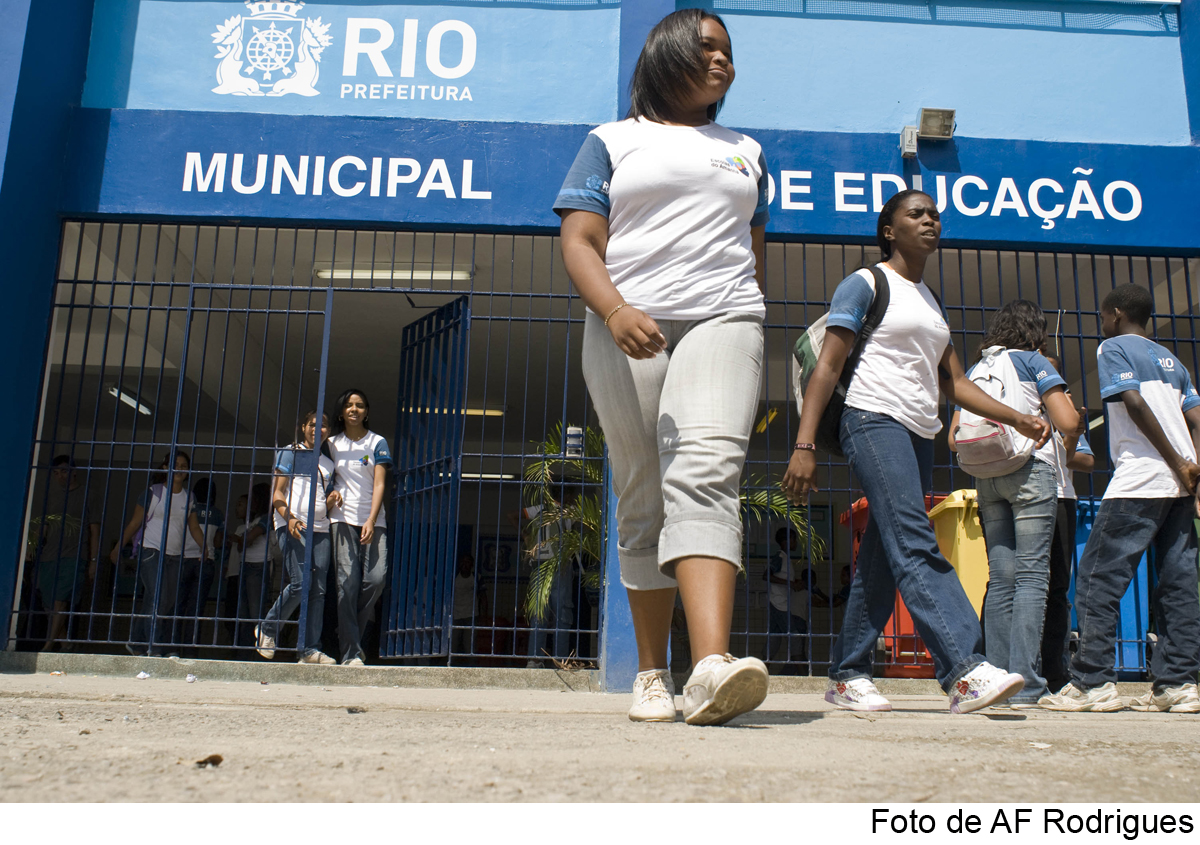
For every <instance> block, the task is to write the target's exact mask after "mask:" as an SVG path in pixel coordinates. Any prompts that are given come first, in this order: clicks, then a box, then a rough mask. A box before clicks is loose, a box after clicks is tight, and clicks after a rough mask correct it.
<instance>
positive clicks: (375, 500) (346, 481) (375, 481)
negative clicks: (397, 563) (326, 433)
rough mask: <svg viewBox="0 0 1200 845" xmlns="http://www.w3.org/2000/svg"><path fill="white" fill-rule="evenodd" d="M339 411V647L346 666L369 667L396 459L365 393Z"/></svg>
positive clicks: (346, 400) (335, 508)
mask: <svg viewBox="0 0 1200 845" xmlns="http://www.w3.org/2000/svg"><path fill="white" fill-rule="evenodd" d="M336 408H337V410H336V412H335V414H334V420H333V437H331V438H330V440H329V446H330V448H331V449H332V450H333V457H334V464H335V467H336V468H335V470H334V482H333V493H332V494H330V497H329V521H330V522H331V523H332V526H331V530H332V533H333V556H334V560H335V561H336V562H337V585H338V646H339V648H340V649H341V652H342V665H343V666H363V665H365V664H364V662H363V661H364V658H365V657H366V654H365V652H363V649H362V630H363V628H364V627H365V626H366V624H367V623H368V622H369V621H370V619H371V613H372V611H373V610H374V607H375V602H377V601H378V600H379V596H380V595H381V594H382V593H383V579H384V575H385V574H386V571H387V537H386V534H387V522H386V517H385V516H384V508H383V502H384V489H385V487H386V484H387V471H388V467H390V466H391V465H392V454H391V452H390V451H388V444H387V441H386V440H384V439H383V437H381V436H380V435H378V434H376V433H375V432H373V431H370V430H369V429H368V428H367V425H368V414H369V412H370V408H371V405H370V402H368V401H367V395H366V394H365V393H363V392H362V391H361V390H357V389H354V390H347V391H346V392H344V393H343V394H342V395H341V396H339V397H338V400H337V405H336Z"/></svg>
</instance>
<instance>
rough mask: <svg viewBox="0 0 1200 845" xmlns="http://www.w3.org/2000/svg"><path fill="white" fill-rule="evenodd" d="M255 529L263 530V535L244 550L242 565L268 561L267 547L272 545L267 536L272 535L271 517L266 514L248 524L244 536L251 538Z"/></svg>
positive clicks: (248, 544)
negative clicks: (251, 533)
mask: <svg viewBox="0 0 1200 845" xmlns="http://www.w3.org/2000/svg"><path fill="white" fill-rule="evenodd" d="M255 528H261V529H262V533H261V534H260V535H259V536H257V537H255V538H254V539H253V540H251V541H250V542H249V543H247V544H246V547H245V548H244V549H242V563H265V562H266V560H267V546H268V544H269V543H270V541H269V540H268V538H267V535H268V534H270V533H271V515H270V514H268V513H264V514H263V515H262V516H260V517H257V518H255V519H252V520H250V521H249V522H247V523H246V529H245V531H243V532H242V536H243V537H247V536H249V535H250V532H251V531H252V530H254V529H255Z"/></svg>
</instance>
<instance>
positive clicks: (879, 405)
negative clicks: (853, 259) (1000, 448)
mask: <svg viewBox="0 0 1200 845" xmlns="http://www.w3.org/2000/svg"><path fill="white" fill-rule="evenodd" d="M941 233H942V223H941V216H940V215H939V213H938V210H937V205H936V204H935V203H934V201H933V198H932V197H930V196H929V195H928V194H925V193H922V192H921V191H901V192H900V193H898V194H896V195H895V196H893V197H892V198H891V199H889V200H888V201H887V203H885V204H884V207H883V210H882V211H881V212H880V214H879V221H878V224H877V226H876V238H877V242H878V243H879V249H880V251H881V252H882V253H883V259H884V260H883V263H881V264H880V265H878V266H879V268H880V269H881V270H882V271H883V273H884V278H885V280H886V281H887V284H888V290H889V293H890V297H889V305H888V309H887V311H886V312H885V314H884V317H883V321H882V322H881V323H880V324H879V326H878V328H876V330H875V332H874V334H872V335H871V337H870V338H869V339H868V340H867V342H866V344H865V345H864V347H863V350H862V355H861V357H860V358H859V360H858V366H857V368H856V369H855V371H854V377H853V380H852V381H851V382H850V386H849V388H848V390H847V391H846V409H845V411H844V412H843V414H842V419H841V424H840V429H839V430H840V440H841V446H842V449H843V450H844V451H845V453H846V457H847V458H848V459H849V461H850V466H851V468H852V469H853V470H854V473H855V475H857V476H858V479H859V483H860V484H861V486H862V488H863V490H864V491H865V492H866V494H867V500H868V501H869V502H870V505H871V509H870V519H869V521H868V523H867V530H866V533H865V534H864V535H863V540H862V544H861V545H860V546H859V551H858V566H857V569H856V571H855V575H854V581H853V582H852V583H851V585H850V597H849V599H848V600H847V601H846V612H845V615H844V616H843V619H842V630H841V633H839V634H838V639H837V642H836V643H835V644H834V647H833V652H832V653H831V654H830V667H829V690H828V691H827V692H826V693H825V700H826V701H828V702H830V703H831V704H834V705H835V706H837V707H841V708H843V709H847V710H890V709H891V707H892V705H891V703H890V702H888V700H887V699H886V698H884V697H883V696H882V695H880V694H879V690H878V689H876V688H875V685H874V684H873V683H872V682H871V670H872V659H873V657H874V655H875V643H876V640H877V639H878V637H879V635H880V633H881V632H882V630H883V626H884V625H885V624H886V623H887V620H888V618H889V617H890V616H891V614H892V610H893V607H894V606H895V595H896V590H897V588H898V589H899V590H900V595H901V596H902V597H903V599H904V604H905V606H906V607H907V608H908V609H909V611H910V612H911V613H912V617H913V621H914V622H915V623H916V626H917V632H918V633H919V634H920V635H921V638H922V639H923V640H924V641H925V645H926V646H927V647H928V648H929V651H930V654H932V655H933V662H934V668H935V671H936V673H937V679H938V682H939V683H940V684H941V686H942V689H944V690H945V691H946V692H947V693H948V694H949V696H950V711H951V712H952V713H967V712H970V711H972V710H978V709H980V708H982V707H987V706H988V705H990V704H996V703H999V702H1001V701H1004V700H1005V699H1007V698H1008V697H1010V696H1012V695H1014V694H1016V693H1017V692H1020V690H1021V687H1022V685H1023V683H1024V682H1023V680H1022V678H1021V676H1020V675H1017V674H1012V673H1008V672H1005V671H1004V670H1002V669H998V668H996V667H995V666H992V665H991V664H990V663H988V662H986V661H985V660H984V657H983V655H982V654H980V646H981V644H982V642H981V639H982V635H981V633H980V629H979V619H978V618H977V617H976V616H975V610H974V608H972V607H971V603H970V601H969V600H968V599H967V595H966V593H965V592H963V588H962V584H961V583H960V582H959V580H958V576H957V575H956V574H955V572H954V570H953V568H951V566H950V564H949V563H948V562H947V561H946V559H945V558H944V557H943V556H942V553H941V552H940V551H939V550H938V544H937V538H936V537H935V536H934V533H933V528H932V527H931V526H930V524H929V517H928V515H927V514H926V512H925V493H926V492H927V491H929V490H930V489H931V488H932V486H933V438H934V437H935V436H936V435H937V433H938V431H940V430H941V427H942V423H941V420H940V419H939V417H938V385H939V383H940V384H941V386H942V388H943V389H945V391H946V393H947V395H948V398H949V399H950V400H951V401H953V402H956V403H957V404H959V405H961V406H962V407H964V408H966V409H968V410H970V411H973V412H975V413H977V414H980V415H981V416H986V417H988V418H989V419H993V420H996V421H997V422H1001V423H1004V424H1006V425H1011V426H1013V427H1014V428H1016V429H1017V430H1018V431H1020V432H1021V433H1022V434H1024V435H1025V436H1027V437H1031V438H1033V439H1034V441H1035V442H1037V443H1038V445H1041V444H1042V443H1045V442H1046V439H1047V438H1048V437H1049V436H1050V426H1049V424H1048V423H1047V422H1046V421H1044V420H1042V419H1039V418H1037V417H1034V416H1031V415H1029V414H1022V413H1018V412H1017V411H1015V410H1014V409H1012V408H1010V407H1008V406H1007V405H1004V404H1001V403H1000V402H997V401H996V400H994V399H992V398H991V397H989V396H988V395H987V394H986V393H984V392H983V391H982V390H980V389H979V388H978V387H977V386H976V385H975V384H973V383H972V382H971V381H970V379H968V378H967V377H966V374H965V373H964V372H963V366H962V362H961V361H960V360H959V358H958V354H957V353H956V352H955V351H954V344H952V343H951V342H950V327H949V326H948V325H947V324H946V319H945V316H944V314H943V313H942V309H941V308H940V306H939V303H938V302H937V300H936V299H935V298H934V296H933V293H932V292H931V291H930V290H929V288H928V287H926V286H925V283H924V282H923V281H922V280H921V277H922V275H923V274H924V272H925V262H926V261H927V260H928V259H929V257H930V256H931V255H933V254H934V253H935V252H937V248H938V242H939V240H940V239H941ZM874 286H875V278H874V275H873V274H872V273H871V272H870V271H867V270H859V271H857V272H855V273H854V274H852V275H851V276H849V277H847V278H846V279H845V280H843V281H842V282H841V284H839V285H838V287H837V290H836V291H835V292H834V294H833V301H832V302H831V303H830V306H829V316H828V320H827V322H826V326H827V329H826V333H825V343H824V345H823V347H822V349H821V357H820V359H819V360H818V361H817V367H816V370H815V372H814V373H813V375H812V378H811V379H810V381H809V384H808V390H807V391H806V392H805V395H804V408H803V411H802V413H801V416H800V426H799V429H798V431H797V434H796V441H797V442H796V448H795V449H794V450H793V452H792V457H791V461H790V462H789V464H788V469H787V472H786V473H785V474H784V478H783V487H784V490H785V491H786V492H787V493H788V494H789V495H790V496H791V497H792V498H793V500H798V501H803V500H804V497H805V496H806V495H807V494H808V492H809V491H810V490H815V489H816V485H815V483H814V481H815V478H816V473H817V460H816V452H815V447H814V446H813V441H814V440H815V438H816V433H817V425H818V423H819V422H820V419H821V416H822V415H823V414H824V412H825V406H826V405H827V404H828V402H829V397H830V396H831V395H832V394H833V390H834V387H835V385H836V384H837V382H838V379H840V378H841V375H842V368H843V367H844V366H845V363H846V358H847V356H848V355H849V353H850V351H851V349H852V348H853V347H854V342H855V338H856V336H857V335H858V333H859V331H860V330H861V329H862V325H863V322H864V320H865V318H866V315H867V314H868V313H869V311H870V308H871V303H872V301H873V300H874V296H875V287H874Z"/></svg>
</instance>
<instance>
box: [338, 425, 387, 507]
mask: <svg viewBox="0 0 1200 845" xmlns="http://www.w3.org/2000/svg"><path fill="white" fill-rule="evenodd" d="M329 448H330V450H331V451H332V452H333V460H334V465H335V467H336V470H335V473H334V477H333V489H335V490H337V491H338V492H339V493H341V494H342V505H341V507H336V508H333V509H332V510H330V511H329V521H330V522H345V523H348V524H350V525H357V526H358V527H360V528H361V527H362V526H363V525H366V524H367V520H368V519H369V518H370V517H371V505H372V504H373V497H374V495H375V467H377V466H391V465H392V453H391V451H389V450H388V444H387V441H386V440H384V439H383V437H382V436H380V435H378V434H376V433H375V432H373V431H368V432H367V433H366V434H364V435H363V437H362V439H361V440H351V439H350V438H349V437H348V436H347V435H346V434H344V433H343V434H335V435H333V437H331V438H329ZM385 510H386V509H385V508H384V507H383V506H382V505H381V506H380V508H379V515H378V516H376V517H375V527H376V528H384V527H386V526H387V517H386V516H385V515H384V513H385Z"/></svg>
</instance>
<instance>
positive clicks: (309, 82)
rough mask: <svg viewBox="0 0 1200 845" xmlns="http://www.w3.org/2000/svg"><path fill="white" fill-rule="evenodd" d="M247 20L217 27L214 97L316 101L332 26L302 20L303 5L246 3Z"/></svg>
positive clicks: (252, 0)
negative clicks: (290, 96) (290, 97)
mask: <svg viewBox="0 0 1200 845" xmlns="http://www.w3.org/2000/svg"><path fill="white" fill-rule="evenodd" d="M246 8H247V9H249V10H250V15H249V16H248V17H246V16H242V15H234V16H233V17H232V18H229V19H228V20H227V21H225V23H223V24H218V25H217V31H216V32H214V33H213V34H212V38H213V43H214V44H216V45H217V55H216V57H215V58H218V59H220V60H221V63H220V64H219V65H217V87H216V88H214V89H212V90H213V93H214V94H235V95H239V96H243V97H262V96H264V95H265V96H267V97H282V96H283V95H284V94H299V95H300V96H302V97H315V96H316V95H317V94H319V93H320V92H319V91H318V90H317V88H316V85H317V77H318V76H319V70H320V62H321V53H322V52H323V51H324V50H325V48H326V47H328V46H329V45H330V43H332V40H333V39H331V38H330V37H329V27H330V24H327V23H321V19H320V18H301V17H299V13H300V10H301V9H303V8H304V3H302V2H270V0H246Z"/></svg>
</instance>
